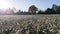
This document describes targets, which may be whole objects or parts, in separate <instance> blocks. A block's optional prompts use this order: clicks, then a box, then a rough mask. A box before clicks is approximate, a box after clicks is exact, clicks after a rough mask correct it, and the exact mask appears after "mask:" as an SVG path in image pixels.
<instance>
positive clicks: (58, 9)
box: [16, 4, 60, 14]
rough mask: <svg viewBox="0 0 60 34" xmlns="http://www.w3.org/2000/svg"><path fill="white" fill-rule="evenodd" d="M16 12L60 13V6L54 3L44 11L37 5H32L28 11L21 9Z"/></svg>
mask: <svg viewBox="0 0 60 34" xmlns="http://www.w3.org/2000/svg"><path fill="white" fill-rule="evenodd" d="M37 11H38V12H37ZM36 12H37V13H36ZM16 14H60V6H57V5H55V4H53V5H52V8H47V9H46V10H45V11H42V10H38V8H37V7H36V6H35V5H31V6H30V7H29V9H28V12H21V11H20V10H19V11H18V12H17V13H16Z"/></svg>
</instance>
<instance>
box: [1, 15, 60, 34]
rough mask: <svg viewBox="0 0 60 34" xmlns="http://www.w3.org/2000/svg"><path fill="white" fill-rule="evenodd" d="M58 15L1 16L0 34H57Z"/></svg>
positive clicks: (59, 20) (59, 26) (58, 27)
mask: <svg viewBox="0 0 60 34" xmlns="http://www.w3.org/2000/svg"><path fill="white" fill-rule="evenodd" d="M59 33H60V15H1V16H0V34H59Z"/></svg>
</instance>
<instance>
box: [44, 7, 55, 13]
mask: <svg viewBox="0 0 60 34" xmlns="http://www.w3.org/2000/svg"><path fill="white" fill-rule="evenodd" d="M45 13H46V14H55V13H56V12H55V11H54V10H53V9H50V8H47V10H46V11H45Z"/></svg>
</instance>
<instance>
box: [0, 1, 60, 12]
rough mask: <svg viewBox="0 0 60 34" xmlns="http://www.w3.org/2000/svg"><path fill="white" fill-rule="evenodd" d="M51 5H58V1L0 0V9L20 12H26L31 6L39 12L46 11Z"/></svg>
mask: <svg viewBox="0 0 60 34" xmlns="http://www.w3.org/2000/svg"><path fill="white" fill-rule="evenodd" d="M53 4H56V5H60V0H0V9H1V8H8V7H9V8H12V7H15V8H16V9H21V10H22V11H28V8H29V7H30V6H31V5H35V6H36V7H37V8H38V9H39V10H40V9H41V10H46V9H47V8H51V7H52V5H53Z"/></svg>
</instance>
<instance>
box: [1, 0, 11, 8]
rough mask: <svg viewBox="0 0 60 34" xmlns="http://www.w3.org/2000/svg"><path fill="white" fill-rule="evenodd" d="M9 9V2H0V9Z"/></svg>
mask: <svg viewBox="0 0 60 34" xmlns="http://www.w3.org/2000/svg"><path fill="white" fill-rule="evenodd" d="M9 7H10V4H9V2H7V1H0V9H7V8H9Z"/></svg>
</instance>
